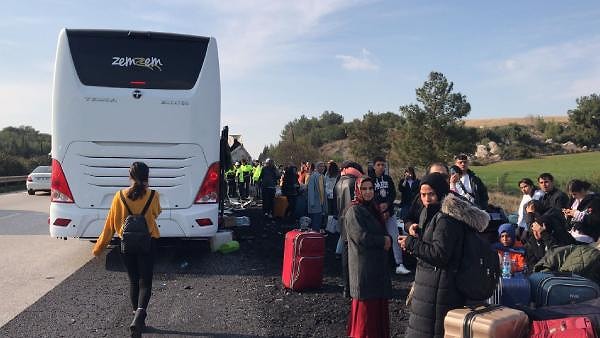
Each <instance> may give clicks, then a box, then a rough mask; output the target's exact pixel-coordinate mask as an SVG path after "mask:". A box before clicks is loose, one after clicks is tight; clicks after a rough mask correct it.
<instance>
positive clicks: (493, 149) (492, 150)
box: [488, 141, 501, 155]
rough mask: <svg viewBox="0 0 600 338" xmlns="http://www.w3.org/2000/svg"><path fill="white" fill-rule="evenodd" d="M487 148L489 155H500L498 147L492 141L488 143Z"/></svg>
mask: <svg viewBox="0 0 600 338" xmlns="http://www.w3.org/2000/svg"><path fill="white" fill-rule="evenodd" d="M488 148H490V154H492V155H500V153H501V150H500V146H499V145H498V143H496V142H494V141H490V142H489V143H488Z"/></svg>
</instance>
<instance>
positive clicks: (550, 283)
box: [444, 272, 600, 338]
mask: <svg viewBox="0 0 600 338" xmlns="http://www.w3.org/2000/svg"><path fill="white" fill-rule="evenodd" d="M599 297H600V287H598V285H597V284H596V283H595V282H594V281H592V280H589V279H587V278H584V277H581V276H578V275H576V274H573V273H559V272H537V273H533V274H531V275H529V276H526V275H524V274H519V273H517V274H515V275H514V276H511V277H510V278H501V280H500V283H499V284H498V287H497V290H496V291H495V292H494V295H493V296H492V297H491V298H490V299H488V300H487V302H486V303H487V304H483V305H479V306H471V307H465V308H461V309H455V310H451V311H449V312H448V314H447V315H446V318H445V320H444V330H445V337H511V338H519V337H535V338H538V337H540V338H541V337H544V338H545V337H598V335H597V333H600V298H599Z"/></svg>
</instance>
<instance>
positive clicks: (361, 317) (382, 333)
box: [348, 299, 390, 338]
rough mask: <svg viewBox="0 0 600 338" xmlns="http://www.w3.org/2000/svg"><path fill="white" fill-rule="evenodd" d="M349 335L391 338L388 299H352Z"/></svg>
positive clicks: (366, 337)
mask: <svg viewBox="0 0 600 338" xmlns="http://www.w3.org/2000/svg"><path fill="white" fill-rule="evenodd" d="M348 337H353V338H389V337H390V312H389V308H388V300H387V299H367V300H358V299H353V300H352V308H351V311H350V315H349V317H348Z"/></svg>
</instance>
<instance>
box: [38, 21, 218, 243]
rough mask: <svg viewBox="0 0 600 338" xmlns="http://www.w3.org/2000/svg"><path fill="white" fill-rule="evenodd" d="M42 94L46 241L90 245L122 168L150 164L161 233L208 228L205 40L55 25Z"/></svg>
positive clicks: (214, 182) (209, 90) (210, 173)
mask: <svg viewBox="0 0 600 338" xmlns="http://www.w3.org/2000/svg"><path fill="white" fill-rule="evenodd" d="M52 95H53V97H52V99H53V100H52V131H51V132H52V184H51V188H52V192H51V204H50V219H49V226H50V235H51V236H53V237H57V238H65V239H66V238H68V237H78V238H85V239H94V238H97V237H98V236H99V234H100V233H101V231H102V228H103V226H104V222H105V219H106V215H107V213H108V209H109V208H110V205H111V202H112V199H113V197H114V195H115V192H116V191H118V190H120V189H123V188H125V187H127V186H129V185H130V182H129V166H130V165H131V163H133V162H135V161H142V162H145V163H146V164H147V165H148V166H149V167H150V178H149V185H150V188H152V189H155V190H157V191H158V192H159V194H160V204H161V206H162V209H163V211H162V213H161V214H160V216H159V218H158V220H157V223H158V226H159V230H160V233H161V237H179V238H198V237H211V236H213V235H214V233H215V232H216V231H217V216H218V189H219V188H218V186H219V184H218V183H219V128H220V119H221V116H220V114H221V113H220V111H221V108H220V105H221V97H220V79H219V61H218V54H217V45H216V41H215V39H214V38H206V37H198V36H190V35H179V34H168V33H152V32H130V31H114V30H71V29H63V30H62V31H61V32H60V34H59V39H58V48H57V54H56V64H55V72H54V87H53V94H52Z"/></svg>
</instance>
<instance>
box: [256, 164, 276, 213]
mask: <svg viewBox="0 0 600 338" xmlns="http://www.w3.org/2000/svg"><path fill="white" fill-rule="evenodd" d="M258 182H260V186H261V190H262V191H261V193H262V201H263V203H262V205H263V212H264V214H265V216H266V217H269V218H273V205H274V203H275V187H276V186H277V184H278V182H279V172H278V171H277V168H276V167H275V165H274V164H273V160H271V159H270V158H268V159H267V160H266V161H265V166H264V167H263V168H262V170H261V172H260V176H259V177H258Z"/></svg>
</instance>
